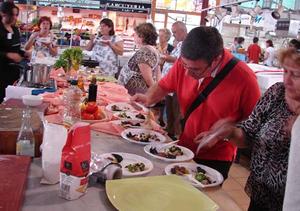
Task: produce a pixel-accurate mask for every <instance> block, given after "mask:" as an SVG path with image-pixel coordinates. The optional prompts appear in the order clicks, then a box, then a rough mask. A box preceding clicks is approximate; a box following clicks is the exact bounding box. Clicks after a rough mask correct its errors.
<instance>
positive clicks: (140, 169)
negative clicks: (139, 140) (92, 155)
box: [101, 152, 153, 177]
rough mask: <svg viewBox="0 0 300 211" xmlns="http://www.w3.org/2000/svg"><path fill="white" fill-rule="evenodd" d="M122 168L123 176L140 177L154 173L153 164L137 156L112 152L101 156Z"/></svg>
mask: <svg viewBox="0 0 300 211" xmlns="http://www.w3.org/2000/svg"><path fill="white" fill-rule="evenodd" d="M101 156H102V157H104V158H107V159H110V160H112V161H113V162H116V163H119V164H120V165H121V166H122V171H123V176H126V177H131V176H140V175H144V174H147V173H149V172H151V171H152V169H153V164H152V162H151V161H150V160H148V159H146V158H144V157H142V156H139V155H135V154H130V153H124V152H111V153H105V154H102V155H101Z"/></svg>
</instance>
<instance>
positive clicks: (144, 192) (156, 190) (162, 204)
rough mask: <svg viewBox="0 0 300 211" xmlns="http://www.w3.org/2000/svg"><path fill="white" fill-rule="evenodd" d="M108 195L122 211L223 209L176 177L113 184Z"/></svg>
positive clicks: (111, 182) (137, 179) (139, 179)
mask: <svg viewBox="0 0 300 211" xmlns="http://www.w3.org/2000/svg"><path fill="white" fill-rule="evenodd" d="M106 194H107V196H108V198H109V200H110V201H111V203H112V204H113V205H114V206H115V207H116V208H117V209H118V210H120V211H183V210H184V211H199V210H201V211H208V210H209V211H211V210H217V209H218V208H219V207H218V205H217V204H215V203H214V202H213V201H212V200H211V199H210V198H208V197H207V196H206V195H204V194H203V193H202V192H200V191H199V190H198V189H196V188H194V187H193V186H192V185H190V184H188V183H187V182H185V181H183V180H182V179H181V178H180V177H178V176H176V175H169V176H155V177H142V178H131V179H120V180H109V181H107V182H106Z"/></svg>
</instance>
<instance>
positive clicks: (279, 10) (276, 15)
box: [271, 5, 284, 20]
mask: <svg viewBox="0 0 300 211" xmlns="http://www.w3.org/2000/svg"><path fill="white" fill-rule="evenodd" d="M283 10H284V7H283V6H282V5H279V6H278V8H277V9H276V10H274V11H273V12H272V13H271V15H272V17H273V18H274V19H276V20H278V19H279V18H280V16H281V15H282V13H283Z"/></svg>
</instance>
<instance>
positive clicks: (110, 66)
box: [86, 18, 124, 76]
mask: <svg viewBox="0 0 300 211" xmlns="http://www.w3.org/2000/svg"><path fill="white" fill-rule="evenodd" d="M86 50H88V51H93V56H92V59H95V60H97V61H98V62H99V66H100V69H101V72H102V73H103V74H104V75H108V76H115V74H116V73H117V72H118V55H123V51H124V46H123V40H122V39H121V38H120V37H118V36H116V35H115V30H114V23H113V22H112V20H111V19H109V18H104V19H102V20H101V21H100V34H99V35H98V36H97V37H96V38H95V36H94V35H91V40H90V42H89V43H88V45H87V47H86Z"/></svg>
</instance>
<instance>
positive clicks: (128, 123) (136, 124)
mask: <svg viewBox="0 0 300 211" xmlns="http://www.w3.org/2000/svg"><path fill="white" fill-rule="evenodd" d="M142 122H143V121H141V120H115V121H113V124H116V125H120V126H121V127H123V128H125V129H127V128H140V127H142Z"/></svg>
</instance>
